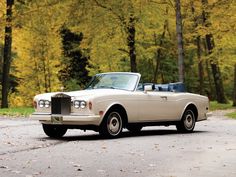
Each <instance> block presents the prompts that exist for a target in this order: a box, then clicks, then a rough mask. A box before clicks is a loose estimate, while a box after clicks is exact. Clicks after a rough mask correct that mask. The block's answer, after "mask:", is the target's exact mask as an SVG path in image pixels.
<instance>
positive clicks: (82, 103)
mask: <svg viewBox="0 0 236 177" xmlns="http://www.w3.org/2000/svg"><path fill="white" fill-rule="evenodd" d="M85 107H86V102H85V101H81V102H80V108H82V109H84V108H85Z"/></svg>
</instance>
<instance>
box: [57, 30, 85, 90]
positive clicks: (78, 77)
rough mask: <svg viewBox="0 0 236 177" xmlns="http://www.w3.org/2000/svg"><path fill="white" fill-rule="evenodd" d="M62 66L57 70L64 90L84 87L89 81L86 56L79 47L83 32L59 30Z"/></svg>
mask: <svg viewBox="0 0 236 177" xmlns="http://www.w3.org/2000/svg"><path fill="white" fill-rule="evenodd" d="M61 36H62V43H63V54H64V57H65V58H64V60H63V61H62V62H63V63H64V68H63V69H61V70H60V72H59V78H60V80H61V81H62V83H63V85H64V87H65V88H66V90H71V89H78V87H80V88H81V87H84V86H85V85H86V84H87V82H89V80H90V77H89V76H88V70H87V68H88V67H89V66H88V57H86V56H84V54H83V51H81V49H80V43H81V41H82V39H83V34H82V33H80V34H75V33H72V32H71V31H70V30H69V29H67V28H63V29H62V30H61Z"/></svg>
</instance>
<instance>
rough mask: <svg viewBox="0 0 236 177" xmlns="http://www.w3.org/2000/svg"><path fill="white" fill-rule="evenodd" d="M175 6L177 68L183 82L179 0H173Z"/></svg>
mask: <svg viewBox="0 0 236 177" xmlns="http://www.w3.org/2000/svg"><path fill="white" fill-rule="evenodd" d="M175 8H176V33H177V43H178V68H179V81H180V82H184V49H183V30H182V15H181V3H180V0H176V1H175Z"/></svg>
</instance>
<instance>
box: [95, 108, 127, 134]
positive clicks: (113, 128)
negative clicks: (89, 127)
mask: <svg viewBox="0 0 236 177" xmlns="http://www.w3.org/2000/svg"><path fill="white" fill-rule="evenodd" d="M122 128H123V121H122V118H121V114H120V113H119V111H117V110H113V111H109V112H108V113H107V115H105V117H104V120H103V122H102V124H101V126H100V129H99V133H100V135H102V136H104V137H108V138H116V137H118V136H120V134H121V133H122Z"/></svg>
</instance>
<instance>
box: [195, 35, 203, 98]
mask: <svg viewBox="0 0 236 177" xmlns="http://www.w3.org/2000/svg"><path fill="white" fill-rule="evenodd" d="M201 56H202V50H201V38H200V36H198V37H197V58H198V78H199V93H200V94H201V95H202V94H203V92H204V90H203V88H204V79H203V75H204V72H203V64H202V57H201Z"/></svg>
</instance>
